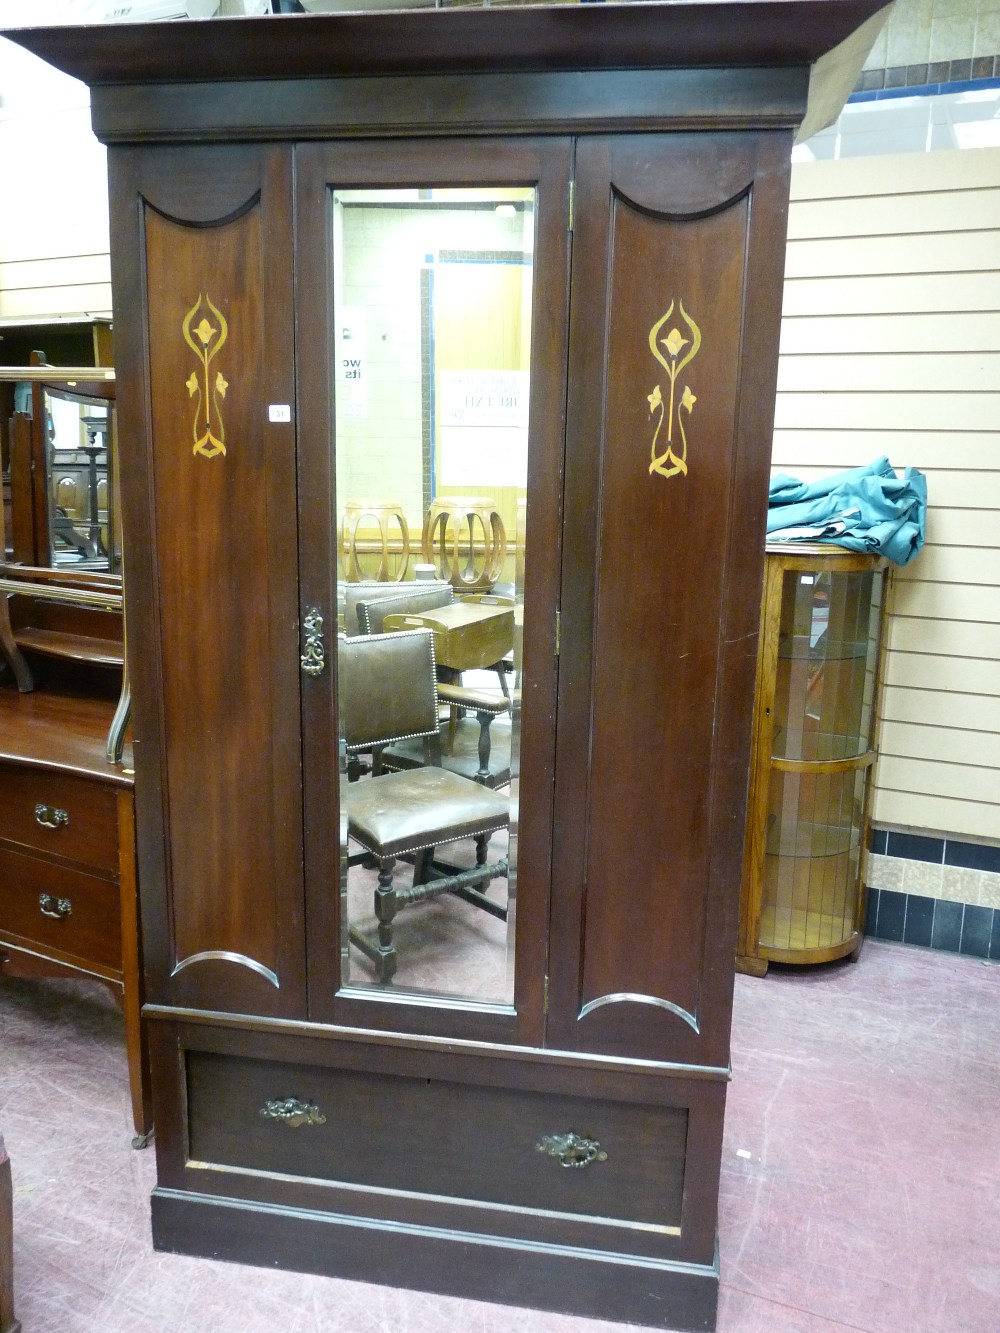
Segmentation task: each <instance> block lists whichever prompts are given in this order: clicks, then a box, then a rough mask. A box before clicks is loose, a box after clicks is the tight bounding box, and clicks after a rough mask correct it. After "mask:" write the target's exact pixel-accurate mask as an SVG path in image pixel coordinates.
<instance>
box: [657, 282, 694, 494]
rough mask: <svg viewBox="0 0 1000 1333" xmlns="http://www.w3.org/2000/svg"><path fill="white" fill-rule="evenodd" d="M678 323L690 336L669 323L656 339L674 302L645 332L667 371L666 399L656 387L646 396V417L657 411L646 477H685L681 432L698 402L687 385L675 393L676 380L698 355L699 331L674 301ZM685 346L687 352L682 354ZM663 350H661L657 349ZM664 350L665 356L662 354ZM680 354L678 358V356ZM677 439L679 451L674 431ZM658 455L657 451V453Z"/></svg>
mask: <svg viewBox="0 0 1000 1333" xmlns="http://www.w3.org/2000/svg"><path fill="white" fill-rule="evenodd" d="M678 308H679V315H680V320H679V321H678V322H682V323H683V324H684V325H686V327H687V330H688V333H689V334H690V337H687V338H686V337H685V336H684V334H683V333H682V332H681V330H680V329H679V328H678V327H677V322H675V323H674V324H673V327H672V328H671V329H670V332H669V333H667V334H666V336H665V337H662V338H661V337H660V334H661V333H662V332H663V329H664V328H665V327H666V326H667V325H668V324H670V322H671V317H672V316H673V313H674V302H673V301H671V302H670V307H669V309H668V310H667V312H666V314H665V315H662V316H661V317H660V319H658V320H657V321H656V323H655V324H654V325H653V327H652V328H651V329H650V330H649V350H650V351H651V352H652V353H653V355H654V356H655V357H656V359H657V361H659V363H660V365H661V366H662V367H663V368H664V370H665V371H666V372H667V376H668V378H669V380H670V397H669V400H666V399H664V397H663V392H662V390H661V388H660V386H659V384H657V386H656V387H655V388H654V390H653V392H652V393H651V394H647V395H646V396H647V398H648V401H649V411H650V414H653V413H655V412H659V414H660V415H659V419H658V420H657V423H656V430H655V432H654V433H653V443H652V445H651V447H650V464H649V472H650V476H652V474H653V473H654V472H657V473H659V475H660V476H661V477H676V476H677V475H678V474H682V475H684V476H686V475H687V470H688V465H687V434H686V433H685V430H684V414H685V413H687V415H688V418H689V419H690V416H691V413H692V412H693V411H694V405H695V403H696V402H697V401H698V399H697V398H696V397H695V395H694V394H693V393H692V392H691V386H690V385H689V384H683V385H682V386H681V387H680V389H679V390H678V387H677V380H678V377H679V376H680V373H681V371H682V370H683V369H684V367H685V366H686V365H688V363H689V362H691V361H693V360H694V358H695V357H696V356H697V355H698V349H699V348H700V347H701V329H699V327H698V325H697V324H696V323H695V322H694V320H693V319H692V318H691V316H690V315H689V314H688V312H687V311H686V310H685V309H684V302H683V301H680V302H678ZM685 347H686V348H687V349H688V350H687V351H686V352H684V349H685ZM661 349H663V350H661ZM664 350H665V352H666V355H664ZM682 352H684V355H683V356H681V353H682ZM675 423H676V431H677V435H678V436H679V437H680V452H677V450H675V448H674V444H675V437H674V430H675ZM664 425H666V440H661V439H660V435H661V434H662V432H663V429H664ZM658 449H659V450H660V451H661V452H659V453H658V452H657V450H658Z"/></svg>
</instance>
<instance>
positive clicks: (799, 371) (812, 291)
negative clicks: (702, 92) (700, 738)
mask: <svg viewBox="0 0 1000 1333" xmlns="http://www.w3.org/2000/svg"><path fill="white" fill-rule="evenodd" d="M778 390H779V392H778V400H777V412H776V428H775V439H774V449H773V464H774V468H775V470H776V471H787V472H791V473H793V474H794V475H796V476H802V477H810V478H811V477H818V476H821V475H823V474H827V473H829V472H831V471H834V470H837V469H840V468H844V467H851V466H855V465H857V464H861V463H867V462H869V461H871V459H873V458H875V457H877V456H878V455H880V454H886V455H888V457H889V459H890V461H891V462H892V464H893V465H894V466H895V467H896V468H897V469H899V468H902V467H905V466H912V467H917V468H919V469H920V470H921V471H923V472H925V473H926V474H927V478H928V486H929V498H930V506H929V514H928V525H927V545H926V546H925V548H924V550H923V551H922V552H921V554H920V555H919V556H918V557H917V558H916V560H914V561H913V562H912V563H911V564H910V565H909V566H907V567H906V568H905V569H903V570H900V571H898V572H897V575H896V592H895V599H894V609H893V614H892V616H891V619H890V622H889V633H888V656H887V662H886V667H885V691H884V698H883V709H882V712H883V718H884V721H883V726H882V734H881V747H880V748H881V755H880V758H879V761H878V767H877V770H876V792H875V802H874V809H873V818H874V820H875V822H876V823H879V824H883V825H890V826H898V827H908V828H916V829H924V830H933V831H936V832H940V833H946V834H952V835H955V836H959V837H961V836H966V837H970V838H973V839H975V838H982V839H1000V149H980V150H971V151H966V152H948V153H932V154H921V155H909V154H908V155H905V156H898V157H868V158H855V159H849V160H841V161H836V162H813V163H802V164H799V165H796V166H795V167H794V168H793V172H792V204H791V211H790V223H789V243H788V252H787V263H786V274H785V299H784V317H783V323H782V341H781V359H780V368H779V380H778Z"/></svg>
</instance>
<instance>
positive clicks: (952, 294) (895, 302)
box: [782, 200, 1000, 319]
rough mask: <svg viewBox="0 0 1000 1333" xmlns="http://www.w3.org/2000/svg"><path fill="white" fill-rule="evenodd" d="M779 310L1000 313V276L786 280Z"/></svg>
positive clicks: (896, 275)
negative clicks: (982, 311)
mask: <svg viewBox="0 0 1000 1333" xmlns="http://www.w3.org/2000/svg"><path fill="white" fill-rule="evenodd" d="M998 204H1000V200H998ZM782 308H783V313H784V314H785V316H786V317H787V318H791V319H794V318H795V316H797V315H853V314H855V313H856V312H857V311H859V310H891V311H892V312H893V314H916V315H923V314H939V313H940V312H941V311H949V312H952V311H956V310H984V309H993V310H996V309H1000V273H983V272H979V273H898V272H889V273H887V274H883V275H880V276H869V277H862V278H841V277H836V278H794V279H791V280H788V279H786V281H785V294H784V303H783V307H782Z"/></svg>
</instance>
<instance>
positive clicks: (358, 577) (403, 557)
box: [340, 500, 410, 583]
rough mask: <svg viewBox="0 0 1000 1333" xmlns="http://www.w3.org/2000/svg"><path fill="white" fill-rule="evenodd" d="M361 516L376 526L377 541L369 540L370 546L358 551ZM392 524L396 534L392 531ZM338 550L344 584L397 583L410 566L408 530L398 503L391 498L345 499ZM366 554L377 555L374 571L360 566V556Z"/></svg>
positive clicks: (365, 555)
mask: <svg viewBox="0 0 1000 1333" xmlns="http://www.w3.org/2000/svg"><path fill="white" fill-rule="evenodd" d="M365 519H368V520H370V522H371V524H372V525H373V526H374V527H376V528H377V529H378V540H377V542H372V549H370V550H365V549H362V550H360V551H359V550H358V528H359V527H360V526H361V523H362V522H363V520H365ZM393 525H395V527H396V528H397V529H398V534H395V533H393V531H392V529H393ZM340 549H341V551H342V552H343V556H344V577H345V578H346V580H347V582H348V583H365V582H378V583H401V582H402V581H403V580H404V579H405V578H406V571H407V570H408V569H409V567H410V529H409V525H408V524H407V522H406V515H405V514H404V513H403V507H402V505H399V504H397V503H396V501H395V500H348V502H347V508H346V510H345V511H344V521H343V525H342V527H341V540H340ZM370 556H376V557H377V558H378V568H377V569H376V570H375V571H374V572H370V571H368V570H365V569H362V567H361V560H362V558H367V557H370Z"/></svg>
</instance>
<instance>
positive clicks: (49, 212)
mask: <svg viewBox="0 0 1000 1333" xmlns="http://www.w3.org/2000/svg"><path fill="white" fill-rule="evenodd" d="M83 96H84V101H85V100H86V93H85V90H83ZM39 145H43V146H44V151H43V153H42V154H41V156H40V154H39ZM0 162H2V163H3V179H4V206H3V207H2V208H0V260H3V261H10V260H18V261H21V260H34V259H47V258H50V257H53V256H56V257H61V256H69V255H77V254H85V255H93V254H100V253H106V252H107V251H108V248H109V235H110V233H109V223H108V187H107V153H106V150H105V148H104V146H103V144H100V143H98V141H97V139H96V138H95V137H94V132H93V130H92V129H91V128H90V108H89V107H88V106H87V105H82V106H79V107H72V108H63V109H58V108H57V109H55V110H53V111H51V112H49V113H45V112H42V111H38V110H35V111H34V112H33V114H32V115H31V117H30V120H29V119H28V118H27V117H24V116H21V117H12V118H11V119H10V120H3V121H0ZM41 173H44V185H43V184H42V183H41ZM18 181H19V182H21V183H22V185H23V187H24V188H23V189H21V190H19V191H18V193H17V207H16V208H11V207H9V200H10V191H11V188H12V185H13V183H14V182H18Z"/></svg>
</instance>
